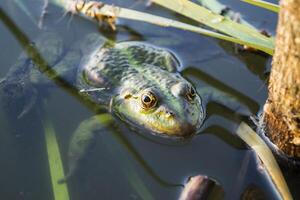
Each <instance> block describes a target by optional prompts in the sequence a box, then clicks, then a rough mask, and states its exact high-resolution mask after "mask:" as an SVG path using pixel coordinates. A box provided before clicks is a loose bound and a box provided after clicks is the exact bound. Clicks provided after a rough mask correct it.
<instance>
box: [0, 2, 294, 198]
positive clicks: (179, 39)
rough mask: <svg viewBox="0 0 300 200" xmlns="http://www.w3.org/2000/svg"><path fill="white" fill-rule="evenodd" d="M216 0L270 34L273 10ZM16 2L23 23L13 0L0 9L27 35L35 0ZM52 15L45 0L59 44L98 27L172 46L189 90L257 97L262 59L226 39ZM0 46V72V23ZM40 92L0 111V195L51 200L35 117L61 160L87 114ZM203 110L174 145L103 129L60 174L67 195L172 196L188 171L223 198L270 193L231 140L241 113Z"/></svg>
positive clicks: (0, 30)
mask: <svg viewBox="0 0 300 200" xmlns="http://www.w3.org/2000/svg"><path fill="white" fill-rule="evenodd" d="M223 2H225V3H227V4H228V5H230V6H231V7H232V8H233V9H235V10H237V11H239V12H242V13H243V16H244V17H245V18H246V19H247V20H249V21H250V22H251V23H252V24H254V25H255V26H256V27H258V28H259V29H266V30H268V31H269V32H270V33H274V32H275V31H274V30H275V26H276V20H277V18H276V15H275V14H273V13H271V12H267V11H263V10H262V9H255V8H253V7H252V6H249V5H245V4H243V3H241V2H236V1H231V0H227V1H223ZM26 3H27V4H28V5H30V6H29V7H28V8H30V12H32V19H31V18H30V17H28V16H27V15H26V14H24V12H23V11H22V10H21V9H20V8H19V7H16V5H15V4H14V3H13V1H9V0H2V1H1V2H0V7H1V9H2V10H4V11H5V13H6V14H7V15H8V16H9V17H10V18H11V19H12V20H13V21H14V22H15V24H16V25H17V26H18V27H19V28H20V29H21V30H22V31H23V32H24V33H25V34H26V35H27V36H28V37H29V38H31V39H34V38H36V37H37V36H38V35H40V34H41V33H42V32H43V31H41V30H38V29H37V28H36V25H35V21H36V19H37V17H38V16H39V14H40V8H41V7H42V3H41V2H38V1H34V0H28V2H26ZM111 3H114V4H115V5H120V6H124V7H133V8H134V9H138V10H144V11H146V12H149V13H155V14H159V15H161V16H167V17H170V18H173V19H177V20H184V21H186V22H190V21H189V20H187V19H185V18H182V17H180V16H179V15H177V14H174V13H171V12H168V11H166V10H164V9H162V8H160V7H158V6H155V5H153V6H151V7H146V6H145V2H142V1H130V0H127V1H121V0H120V1H111ZM62 15H63V12H62V11H61V10H60V9H59V8H57V7H55V6H53V5H52V6H51V5H50V7H49V14H48V15H47V17H46V19H45V22H44V29H47V30H56V31H57V32H59V33H60V34H61V35H62V36H63V38H64V41H66V45H67V46H70V45H71V44H72V43H73V42H75V41H77V40H80V39H81V38H82V37H83V35H84V34H86V33H90V32H99V33H100V34H103V35H106V36H107V37H109V38H110V39H113V40H115V41H125V40H140V41H146V42H149V43H152V44H156V45H159V46H163V47H166V48H169V49H171V50H172V51H174V52H175V53H176V54H177V55H178V56H179V58H180V60H181V62H182V66H183V67H182V68H181V69H180V71H181V72H182V74H183V75H184V76H185V77H186V78H187V79H189V80H190V81H191V82H192V83H193V84H194V85H195V86H196V88H198V89H199V88H201V87H204V86H206V85H209V86H213V87H216V88H218V89H222V90H224V91H226V92H231V93H233V94H234V95H236V96H237V97H238V98H239V99H240V100H241V102H242V103H244V104H245V105H247V106H249V108H250V110H251V111H252V112H253V114H256V113H257V112H258V111H259V110H260V109H261V107H262V106H263V104H264V102H265V100H266V96H267V90H266V81H267V80H266V79H267V74H268V72H269V69H270V61H271V58H269V57H266V56H263V55H259V54H253V53H246V52H244V53H236V52H235V47H234V45H232V44H231V43H227V42H224V41H219V40H215V39H212V38H208V37H204V36H202V35H198V34H195V33H190V32H186V31H181V30H177V29H172V28H162V27H157V26H154V25H149V24H144V23H141V22H133V21H128V20H122V19H120V20H119V21H118V25H119V27H118V32H116V33H113V32H108V31H106V32H105V31H101V30H99V29H98V28H97V26H96V25H95V24H94V23H91V22H87V21H85V20H83V19H81V18H78V17H73V19H72V21H70V16H67V17H64V18H62ZM190 23H194V22H190ZM0 46H1V48H2V49H1V51H0V59H1V68H0V77H3V76H5V74H6V73H7V71H8V69H9V68H10V67H11V66H12V65H13V64H14V63H15V62H16V59H17V57H18V56H19V55H20V53H21V52H22V47H21V46H20V44H19V43H18V42H17V40H16V39H15V37H14V36H13V35H12V34H11V32H10V31H9V29H8V28H7V27H6V26H5V25H4V23H0ZM41 90H42V91H43V93H42V94H43V95H44V97H45V98H46V99H47V106H43V107H42V108H41V106H40V105H39V104H37V105H35V107H34V109H33V110H32V112H30V113H28V114H27V115H25V116H24V117H22V118H20V119H18V120H14V121H11V120H10V118H9V117H7V114H6V113H5V112H4V111H3V110H1V112H0V118H1V126H0V127H1V128H0V158H1V159H0V177H1V178H0V199H9V200H10V199H28V200H35V199H37V200H38V199H43V200H47V199H53V194H52V188H51V182H50V175H49V168H48V163H47V162H48V161H47V152H46V145H45V142H44V133H43V127H42V123H41V121H42V117H43V115H44V113H47V115H48V116H49V119H50V120H51V122H52V123H53V125H54V128H55V131H56V134H57V138H58V142H59V146H60V151H61V154H62V158H63V161H64V165H65V166H66V163H67V162H66V155H67V147H68V143H69V140H70V137H71V135H72V133H73V132H74V130H75V129H76V127H77V126H78V125H79V123H80V122H81V121H82V120H84V119H87V118H88V117H90V116H92V115H93V114H94V113H93V112H91V111H90V110H89V109H88V108H87V107H86V106H85V105H84V104H82V103H80V102H79V101H78V99H76V98H74V97H73V96H72V95H70V94H69V93H67V92H66V91H65V90H63V89H62V88H60V87H57V86H56V87H54V88H51V89H50V90H49V89H47V88H42V89H41ZM12 112H13V111H12ZM207 112H208V118H207V120H206V121H205V124H204V126H203V128H202V132H201V133H200V134H198V135H197V136H195V137H194V138H192V139H191V140H190V141H187V142H184V143H180V144H178V143H175V144H174V143H173V142H168V141H166V140H165V139H161V138H153V137H147V136H144V135H141V134H137V133H136V132H134V131H132V130H130V129H129V128H128V127H127V126H126V124H123V123H119V124H121V125H120V126H119V128H116V129H115V132H116V133H111V132H110V131H109V130H107V131H105V133H102V134H101V135H100V137H99V138H98V139H97V141H96V143H97V145H96V146H95V148H94V149H93V151H92V152H91V153H90V155H89V158H88V159H87V160H86V162H85V163H84V164H83V165H82V166H81V169H80V171H79V173H78V174H77V175H76V176H75V177H73V178H72V179H70V181H69V191H70V196H71V199H75V200H79V199H81V200H82V199H86V200H93V199H151V198H152V199H176V198H177V197H178V196H179V194H180V191H181V190H182V185H183V184H184V183H185V181H186V180H187V178H188V177H189V176H193V175H196V174H205V175H207V176H209V177H212V178H214V179H215V180H217V181H218V182H219V183H220V184H221V185H222V187H223V189H224V193H225V199H240V196H241V194H242V193H243V192H244V191H245V190H246V188H247V187H248V186H250V185H252V186H253V185H255V186H257V187H258V188H260V189H261V190H262V191H263V193H264V195H265V197H266V199H277V196H276V192H275V191H274V189H273V187H272V185H271V183H270V182H269V180H268V179H267V176H266V175H265V172H264V171H263V170H262V169H261V168H260V167H259V164H257V163H258V162H257V159H256V157H255V155H254V153H253V152H252V151H251V150H249V149H247V148H245V147H244V146H241V145H239V144H241V141H239V140H238V139H236V138H234V134H235V130H236V127H237V125H238V124H239V122H240V121H241V120H242V119H246V118H247V117H244V118H242V117H241V116H238V115H237V114H236V113H234V112H233V111H231V110H229V109H227V108H225V107H224V106H221V105H218V104H215V103H209V104H208V107H207ZM41 113H42V114H41ZM233 140H235V141H237V142H232V141H233ZM292 181H294V182H292ZM298 183H299V182H298ZM296 184H297V181H295V180H291V182H290V185H291V187H292V188H294V189H293V190H292V192H293V193H294V194H295V195H296V193H297V191H296V190H297V185H296ZM298 196H299V194H298Z"/></svg>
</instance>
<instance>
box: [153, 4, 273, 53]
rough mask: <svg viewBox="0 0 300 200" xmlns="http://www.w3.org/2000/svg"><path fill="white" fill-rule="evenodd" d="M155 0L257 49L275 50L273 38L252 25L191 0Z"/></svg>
mask: <svg viewBox="0 0 300 200" xmlns="http://www.w3.org/2000/svg"><path fill="white" fill-rule="evenodd" d="M153 2H154V3H156V4H158V5H160V6H163V7H166V8H168V9H170V10H173V11H174V12H177V13H179V14H182V15H184V16H186V17H189V18H191V19H193V20H195V21H197V22H199V23H202V24H204V25H206V26H209V27H211V28H213V29H216V30H218V31H221V32H223V33H225V34H227V35H230V36H231V37H234V38H238V39H240V40H242V41H244V42H247V43H249V44H251V47H254V48H257V49H262V47H263V49H265V50H267V51H268V52H267V53H269V54H272V52H273V50H274V39H273V38H268V37H266V36H264V35H262V34H261V33H259V32H258V31H257V30H255V29H253V28H251V27H248V26H246V25H242V24H239V23H237V22H234V21H232V20H230V19H226V18H225V17H223V16H222V15H218V14H215V13H213V12H212V11H210V10H208V9H206V8H204V7H202V6H199V5H197V4H195V3H193V2H191V1H187V0H185V1H183V0H153Z"/></svg>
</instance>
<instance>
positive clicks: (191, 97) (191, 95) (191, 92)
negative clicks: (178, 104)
mask: <svg viewBox="0 0 300 200" xmlns="http://www.w3.org/2000/svg"><path fill="white" fill-rule="evenodd" d="M186 97H187V99H188V100H189V101H192V100H194V99H195V97H196V91H195V89H194V88H193V87H189V90H188V92H187V93H186Z"/></svg>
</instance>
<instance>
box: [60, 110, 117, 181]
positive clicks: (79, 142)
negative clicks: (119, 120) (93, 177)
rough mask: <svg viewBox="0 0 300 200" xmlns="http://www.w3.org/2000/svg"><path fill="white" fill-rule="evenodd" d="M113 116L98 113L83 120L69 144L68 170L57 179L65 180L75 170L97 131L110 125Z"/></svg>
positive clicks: (99, 131)
mask: <svg viewBox="0 0 300 200" xmlns="http://www.w3.org/2000/svg"><path fill="white" fill-rule="evenodd" d="M112 123H113V118H112V116H111V115H110V114H100V115H96V116H93V117H91V118H89V119H86V120H85V121H83V122H82V123H81V124H80V125H79V126H78V128H77V129H76V131H75V132H74V134H73V136H72V139H71V141H70V144H69V151H68V172H67V174H66V176H65V177H64V178H63V179H61V180H59V181H58V182H59V183H63V182H65V181H66V180H67V179H68V178H70V177H71V176H72V175H73V174H74V173H75V172H76V170H77V168H78V165H80V161H81V160H82V158H84V157H85V155H86V154H87V152H88V150H89V149H90V147H91V146H92V144H93V141H94V140H95V137H96V136H97V133H101V132H102V131H103V130H105V129H107V128H109V127H111V125H112Z"/></svg>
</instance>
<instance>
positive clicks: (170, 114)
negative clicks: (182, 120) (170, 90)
mask: <svg viewBox="0 0 300 200" xmlns="http://www.w3.org/2000/svg"><path fill="white" fill-rule="evenodd" d="M173 116H174V113H173V112H171V111H166V117H167V118H169V117H173Z"/></svg>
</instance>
